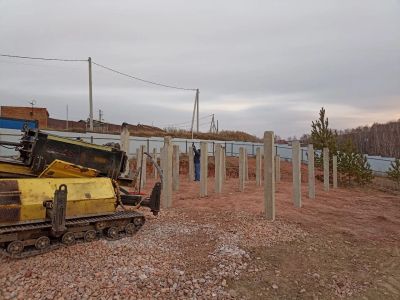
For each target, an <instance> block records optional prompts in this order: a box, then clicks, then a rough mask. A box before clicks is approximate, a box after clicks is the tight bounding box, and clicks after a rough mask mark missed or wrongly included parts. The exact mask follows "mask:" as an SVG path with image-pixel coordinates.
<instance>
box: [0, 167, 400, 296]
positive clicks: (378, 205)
mask: <svg viewBox="0 0 400 300" xmlns="http://www.w3.org/2000/svg"><path fill="white" fill-rule="evenodd" d="M252 163H253V162H252V161H251V160H249V164H250V166H252ZM303 172H306V170H303ZM304 177H305V178H306V175H305V174H304ZM148 186H152V182H151V181H150V182H149V183H148ZM209 187H210V188H209V194H210V195H209V196H208V197H206V198H199V197H198V191H199V187H198V184H197V183H194V182H188V181H187V179H186V178H185V177H183V176H182V177H181V184H180V191H179V192H177V193H175V195H174V207H173V208H171V209H169V210H166V211H163V212H162V213H161V214H160V215H159V216H158V217H154V216H152V215H150V214H147V213H146V217H147V222H146V224H145V225H144V227H143V228H142V229H141V230H140V231H139V232H138V233H137V234H136V235H135V236H134V237H128V238H124V239H121V240H118V241H106V240H99V241H95V242H92V243H87V244H77V245H74V246H71V247H65V248H62V249H58V250H56V251H53V252H51V253H47V254H44V255H41V256H36V257H31V258H27V259H21V260H12V259H9V258H0V266H1V267H0V299H155V298H158V299H338V298H348V299H354V298H356V299H371V300H372V299H400V250H399V249H400V235H399V232H400V215H399V213H400V198H399V197H398V196H397V195H390V194H385V193H382V192H377V191H375V190H373V189H368V188H363V189H360V188H352V189H342V188H340V189H336V190H332V191H330V192H329V193H327V192H324V191H323V187H322V184H321V183H319V182H317V198H316V199H315V200H310V199H308V198H307V190H306V185H305V184H303V191H302V194H303V207H302V208H301V209H297V208H295V207H294V206H293V204H292V200H291V193H292V185H291V176H290V165H289V164H287V163H284V162H282V182H281V183H279V184H277V189H276V204H277V220H276V221H275V222H267V221H266V220H265V219H263V216H262V215H263V213H262V207H263V188H262V187H257V186H256V185H255V183H254V181H250V182H248V183H247V184H246V190H245V192H243V193H240V192H238V180H237V178H233V179H229V180H228V181H227V182H226V183H225V184H224V188H223V193H222V194H220V195H216V194H214V193H213V179H212V178H210V181H209Z"/></svg>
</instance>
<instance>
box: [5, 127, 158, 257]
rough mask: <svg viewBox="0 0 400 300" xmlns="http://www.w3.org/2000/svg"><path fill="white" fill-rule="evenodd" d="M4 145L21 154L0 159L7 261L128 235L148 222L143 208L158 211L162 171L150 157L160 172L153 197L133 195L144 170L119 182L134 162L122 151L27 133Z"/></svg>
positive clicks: (38, 132)
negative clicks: (130, 161) (135, 185)
mask: <svg viewBox="0 0 400 300" xmlns="http://www.w3.org/2000/svg"><path fill="white" fill-rule="evenodd" d="M0 146H4V147H12V148H14V149H15V150H16V151H17V152H18V157H17V158H13V159H2V160H1V161H0V178H1V179H0V252H1V253H2V254H4V255H6V256H10V257H18V258H21V257H27V256H32V255H36V254H41V253H44V252H48V251H50V250H53V249H56V248H59V247H61V246H65V245H66V246H68V245H73V244H74V243H76V242H82V241H83V242H91V241H93V240H96V239H98V238H101V237H105V238H107V239H111V240H115V239H119V238H122V237H125V236H130V235H133V234H135V233H136V232H137V231H138V230H139V229H140V228H141V226H143V224H144V222H145V217H144V215H143V214H142V213H140V212H139V211H138V208H139V207H141V206H143V207H148V208H149V209H150V210H151V211H152V212H153V214H155V215H156V214H157V213H158V212H159V210H160V195H161V184H162V171H161V170H160V169H159V167H158V165H157V163H156V162H155V161H154V160H153V159H152V158H151V156H149V155H148V154H147V153H145V154H146V155H148V156H149V157H150V161H151V162H152V163H153V164H154V166H155V167H156V168H157V169H158V171H159V174H160V181H159V182H156V183H155V185H154V187H153V189H152V191H151V193H150V195H148V196H146V195H143V193H141V192H139V193H134V192H130V190H132V189H131V188H130V187H132V186H133V185H134V184H135V182H136V178H137V176H138V175H139V174H140V173H139V172H140V171H138V172H136V173H135V176H133V178H124V177H121V174H122V173H123V172H124V171H125V168H127V167H128V165H129V162H128V158H127V155H126V153H125V152H124V151H121V150H120V149H119V147H118V146H117V145H113V146H102V145H95V144H91V143H86V142H84V141H82V140H77V139H72V138H65V137H61V136H56V135H52V134H48V133H46V132H42V131H40V130H38V129H28V128H24V129H23V135H22V137H21V139H20V141H19V142H7V141H0ZM138 170H141V168H138Z"/></svg>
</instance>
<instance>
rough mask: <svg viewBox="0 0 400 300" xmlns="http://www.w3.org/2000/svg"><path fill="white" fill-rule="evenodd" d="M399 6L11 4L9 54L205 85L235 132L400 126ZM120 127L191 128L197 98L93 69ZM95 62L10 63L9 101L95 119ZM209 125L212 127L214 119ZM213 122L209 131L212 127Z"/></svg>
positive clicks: (6, 36)
mask: <svg viewBox="0 0 400 300" xmlns="http://www.w3.org/2000/svg"><path fill="white" fill-rule="evenodd" d="M399 8H400V5H399V2H398V1H385V2H382V1H372V0H370V1H358V0H352V1H346V2H339V1H317V0H315V1H301V2H299V1H294V0H293V1H199V2H194V1H191V2H188V1H183V0H182V1H168V2H166V1H161V0H160V1H146V2H140V1H118V2H111V1H84V2H82V1H68V2H54V1H40V2H38V1H7V2H5V1H3V2H0V40H1V41H2V43H1V48H0V52H2V53H10V54H17V55H30V56H47V57H66V58H79V59H81V58H83V59H86V58H87V57H88V56H92V57H93V59H94V60H95V61H98V62H99V63H102V64H104V65H107V66H111V67H115V68H117V69H119V70H121V71H123V72H127V73H132V74H135V75H137V76H141V77H144V78H147V79H151V80H154V81H160V82H163V83H166V84H174V85H180V86H185V87H194V88H197V87H198V88H200V90H201V94H200V99H201V106H200V108H201V112H202V115H207V114H210V113H215V114H216V117H217V118H218V119H219V120H220V125H221V127H222V128H224V129H234V130H235V129H239V130H246V131H249V132H251V133H254V134H257V135H259V136H261V135H262V132H263V130H267V129H274V130H275V131H276V132H277V133H278V134H280V135H283V136H288V135H297V136H300V135H301V134H302V133H303V132H305V131H308V130H309V124H310V122H311V120H313V119H315V118H316V117H317V113H318V110H319V108H320V107H321V106H325V107H326V108H327V112H328V115H329V116H330V119H331V121H332V125H334V126H336V127H337V128H346V127H351V126H357V125H364V124H368V123H372V122H376V121H381V122H383V121H387V120H392V119H397V118H400V112H399V111H398V110H396V108H397V107H398V103H399V100H400V96H399V95H400V80H399V78H400V29H399V28H400V10H399ZM93 82H94V101H95V108H96V110H97V109H99V108H101V109H102V110H104V112H105V118H106V119H107V120H109V121H112V122H117V123H119V122H122V121H127V122H131V123H137V122H140V123H150V124H151V123H154V124H155V125H163V124H167V123H181V122H186V121H188V120H190V118H191V109H192V105H193V99H194V93H191V92H183V91H174V90H166V89H163V88H159V87H154V86H148V85H144V84H143V83H140V82H135V81H132V80H129V79H127V78H124V77H120V76H119V75H116V74H113V73H110V72H108V71H106V70H102V69H99V68H98V67H96V66H93ZM87 91H88V87H87V64H86V63H81V62H77V63H61V62H43V63H42V62H37V61H25V60H24V61H21V60H14V59H7V58H0V103H1V104H2V105H12V104H15V105H26V104H27V101H28V100H30V99H32V98H34V99H36V100H37V102H38V105H40V106H46V107H48V108H49V111H50V113H51V115H52V116H55V117H60V118H61V117H64V116H65V106H66V104H67V103H68V105H69V110H70V117H71V118H74V119H84V118H86V117H87V115H88V103H87V101H88V100H87V99H88V95H87ZM203 122H204V121H203ZM206 127H207V126H206V125H203V128H204V129H206Z"/></svg>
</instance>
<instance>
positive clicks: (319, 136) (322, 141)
mask: <svg viewBox="0 0 400 300" xmlns="http://www.w3.org/2000/svg"><path fill="white" fill-rule="evenodd" d="M325 113H326V112H325V108H323V107H321V109H320V111H319V119H318V120H315V121H313V122H312V123H311V136H310V140H311V143H312V144H313V145H314V149H315V150H317V151H318V150H319V152H320V155H316V156H315V162H316V165H317V166H319V167H321V166H322V160H323V157H322V150H323V148H328V149H329V161H332V156H333V155H334V154H336V151H337V148H336V137H337V134H336V132H335V131H333V130H332V129H330V128H329V120H328V118H325Z"/></svg>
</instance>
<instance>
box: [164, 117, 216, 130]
mask: <svg viewBox="0 0 400 300" xmlns="http://www.w3.org/2000/svg"><path fill="white" fill-rule="evenodd" d="M211 116H212V114H210V115H206V116H202V117H200V118H199V120H202V119H205V118H209V117H211ZM191 123H192V121H186V122H180V123H169V124H164V125H158V126H161V127H165V126H178V125H184V124H189V125H190V124H191ZM207 124H208V123H207Z"/></svg>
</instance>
